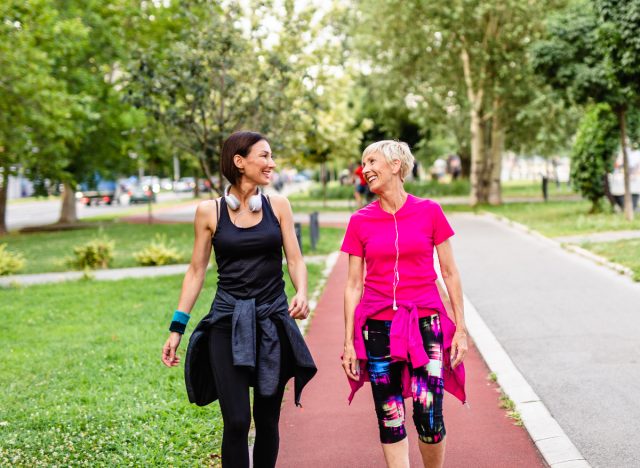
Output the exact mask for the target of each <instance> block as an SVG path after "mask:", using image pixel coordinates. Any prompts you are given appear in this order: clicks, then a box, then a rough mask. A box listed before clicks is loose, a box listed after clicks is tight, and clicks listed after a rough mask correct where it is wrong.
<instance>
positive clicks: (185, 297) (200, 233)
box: [162, 201, 217, 367]
mask: <svg viewBox="0 0 640 468" xmlns="http://www.w3.org/2000/svg"><path fill="white" fill-rule="evenodd" d="M216 225H217V219H216V214H215V202H212V201H207V202H202V203H200V204H199V205H198V209H197V210H196V217H195V220H194V230H195V240H194V243H193V253H192V254H191V262H190V264H189V268H188V269H187V272H186V273H185V275H184V280H183V281H182V291H181V292H180V299H179V300H178V310H180V311H182V312H186V313H190V312H191V309H192V308H193V305H194V304H195V303H196V300H197V299H198V295H199V294H200V291H201V290H202V285H203V283H204V277H205V274H206V272H207V267H208V265H209V258H210V257H211V236H212V234H213V233H214V232H215V229H216ZM181 339H182V335H181V334H180V333H177V332H171V333H170V334H169V338H167V341H166V343H165V345H164V347H163V348H162V362H163V363H164V364H165V365H166V366H167V367H174V366H177V365H178V364H179V363H180V357H179V356H178V355H177V354H176V350H177V349H178V346H179V345H180V341H181Z"/></svg>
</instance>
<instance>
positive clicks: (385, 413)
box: [362, 314, 446, 444]
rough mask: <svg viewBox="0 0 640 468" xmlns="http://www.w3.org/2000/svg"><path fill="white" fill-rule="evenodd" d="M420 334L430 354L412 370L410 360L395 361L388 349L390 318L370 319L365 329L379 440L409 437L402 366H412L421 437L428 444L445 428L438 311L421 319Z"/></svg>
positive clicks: (439, 437)
mask: <svg viewBox="0 0 640 468" xmlns="http://www.w3.org/2000/svg"><path fill="white" fill-rule="evenodd" d="M419 323H420V334H421V335H422V341H423V343H424V349H425V351H426V352H427V355H428V356H429V362H428V363H427V365H426V366H424V367H420V368H418V369H413V368H412V367H411V364H410V362H401V361H393V360H392V359H391V356H390V351H389V331H390V330H391V321H390V320H372V319H369V320H367V323H366V325H365V327H364V329H363V331H362V332H363V336H364V341H365V347H366V349H367V359H368V361H367V370H368V372H369V378H370V381H371V389H372V391H373V400H374V402H375V407H376V415H377V417H378V427H379V429H380V441H381V442H382V443H383V444H392V443H395V442H399V441H401V440H402V439H404V438H405V437H406V436H407V433H406V430H405V426H404V423H405V408H404V400H403V399H402V388H401V385H402V384H401V375H402V369H403V367H402V366H405V365H406V366H409V372H410V374H411V393H412V395H413V422H414V423H415V425H416V430H417V431H418V436H419V438H420V440H421V441H422V442H424V443H426V444H437V443H439V442H441V441H442V439H443V438H444V436H445V434H446V431H445V427H444V419H443V416H442V403H443V398H444V380H443V375H442V362H443V360H442V349H443V346H442V331H441V329H440V318H439V316H438V314H433V315H431V316H429V317H424V318H421V319H420V321H419Z"/></svg>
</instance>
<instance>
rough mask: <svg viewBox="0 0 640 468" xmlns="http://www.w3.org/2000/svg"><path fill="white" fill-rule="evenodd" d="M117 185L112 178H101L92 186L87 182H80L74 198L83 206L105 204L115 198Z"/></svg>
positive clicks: (109, 203)
mask: <svg viewBox="0 0 640 468" xmlns="http://www.w3.org/2000/svg"><path fill="white" fill-rule="evenodd" d="M117 191H118V185H117V184H116V183H115V182H114V181H112V180H101V181H99V182H98V183H97V184H95V185H94V186H90V185H89V184H88V183H82V184H80V187H79V190H78V191H76V199H77V200H79V201H80V203H82V204H83V205H85V206H91V205H99V204H102V203H104V204H107V205H111V204H112V203H113V202H114V201H115V200H117V195H118V194H117Z"/></svg>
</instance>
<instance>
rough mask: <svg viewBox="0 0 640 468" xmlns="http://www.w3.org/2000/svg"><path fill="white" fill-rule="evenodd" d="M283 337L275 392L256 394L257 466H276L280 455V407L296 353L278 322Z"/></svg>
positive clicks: (254, 401)
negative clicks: (270, 394)
mask: <svg viewBox="0 0 640 468" xmlns="http://www.w3.org/2000/svg"><path fill="white" fill-rule="evenodd" d="M276 327H277V329H278V337H279V338H280V356H281V358H280V382H279V384H278V390H277V391H276V393H275V395H273V396H270V397H263V396H260V395H258V394H257V392H254V394H253V422H254V424H255V427H256V440H255V445H254V447H253V466H254V468H273V467H275V466H276V461H277V459H278V449H279V447H280V431H279V423H280V409H281V407H282V397H283V395H284V390H285V387H286V385H287V381H288V380H289V378H290V377H291V376H292V374H293V368H294V364H295V363H294V357H293V351H292V350H291V345H290V343H289V340H288V339H287V337H286V334H285V332H284V329H283V326H282V324H281V323H277V324H276Z"/></svg>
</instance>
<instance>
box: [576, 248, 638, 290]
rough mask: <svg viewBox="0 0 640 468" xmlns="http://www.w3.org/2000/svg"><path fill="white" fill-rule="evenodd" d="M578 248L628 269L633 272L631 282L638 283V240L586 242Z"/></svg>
mask: <svg viewBox="0 0 640 468" xmlns="http://www.w3.org/2000/svg"><path fill="white" fill-rule="evenodd" d="M580 247H582V248H584V249H587V250H590V251H591V252H593V253H595V254H597V255H600V256H602V257H604V258H606V259H608V260H609V261H611V262H614V263H619V264H620V265H624V266H626V267H627V268H630V269H631V270H632V271H633V280H634V281H640V239H629V240H620V241H614V242H587V243H584V244H581V245H580Z"/></svg>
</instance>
